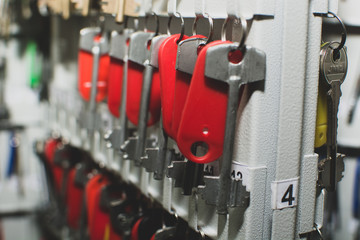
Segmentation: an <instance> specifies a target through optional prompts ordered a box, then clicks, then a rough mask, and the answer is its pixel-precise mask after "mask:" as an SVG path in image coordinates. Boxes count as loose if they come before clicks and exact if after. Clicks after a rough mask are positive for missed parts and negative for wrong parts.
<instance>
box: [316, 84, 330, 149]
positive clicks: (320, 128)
mask: <svg viewBox="0 0 360 240" xmlns="http://www.w3.org/2000/svg"><path fill="white" fill-rule="evenodd" d="M326 92H327V91H326V86H324V84H321V83H320V84H319V94H318V103H317V114H316V130H315V147H316V148H318V147H321V146H322V145H324V144H325V143H326V134H327V95H326Z"/></svg>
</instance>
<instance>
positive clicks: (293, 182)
mask: <svg viewBox="0 0 360 240" xmlns="http://www.w3.org/2000/svg"><path fill="white" fill-rule="evenodd" d="M298 182H299V178H293V179H287V180H282V181H276V182H272V183H271V191H272V208H273V209H283V208H289V207H294V206H296V205H297V193H298Z"/></svg>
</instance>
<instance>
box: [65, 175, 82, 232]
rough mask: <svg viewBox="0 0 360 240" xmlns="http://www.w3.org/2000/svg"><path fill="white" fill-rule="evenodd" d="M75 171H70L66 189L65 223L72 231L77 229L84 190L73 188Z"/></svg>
mask: <svg viewBox="0 0 360 240" xmlns="http://www.w3.org/2000/svg"><path fill="white" fill-rule="evenodd" d="M75 174H76V169H75V168H73V169H71V170H70V172H69V175H68V179H67V187H66V205H67V206H66V207H67V216H66V217H67V222H68V224H69V226H70V227H71V228H73V229H78V228H79V221H80V216H81V209H82V203H83V194H84V190H83V189H81V188H79V187H77V186H75V182H74V179H75Z"/></svg>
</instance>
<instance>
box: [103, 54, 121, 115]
mask: <svg viewBox="0 0 360 240" xmlns="http://www.w3.org/2000/svg"><path fill="white" fill-rule="evenodd" d="M123 70H124V62H123V61H122V60H120V59H117V58H114V57H110V66H109V80H108V87H107V89H108V92H107V94H108V98H107V104H108V108H109V111H110V112H111V114H112V115H114V116H115V117H119V116H120V113H119V108H120V104H121V94H122V85H123Z"/></svg>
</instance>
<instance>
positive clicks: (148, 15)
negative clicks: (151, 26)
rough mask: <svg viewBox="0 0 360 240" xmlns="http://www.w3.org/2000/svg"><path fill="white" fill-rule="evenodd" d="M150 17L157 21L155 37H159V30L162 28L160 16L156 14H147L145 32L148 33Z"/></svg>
mask: <svg viewBox="0 0 360 240" xmlns="http://www.w3.org/2000/svg"><path fill="white" fill-rule="evenodd" d="M150 16H154V17H155V21H156V29H155V35H154V36H157V35H158V34H159V28H160V21H159V16H158V15H157V14H156V13H154V12H151V13H147V14H146V16H145V28H144V31H145V32H147V31H148V28H147V24H148V20H149V17H150Z"/></svg>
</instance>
